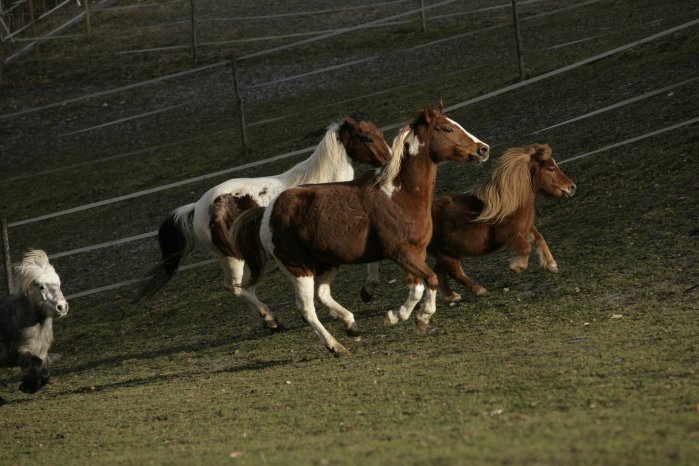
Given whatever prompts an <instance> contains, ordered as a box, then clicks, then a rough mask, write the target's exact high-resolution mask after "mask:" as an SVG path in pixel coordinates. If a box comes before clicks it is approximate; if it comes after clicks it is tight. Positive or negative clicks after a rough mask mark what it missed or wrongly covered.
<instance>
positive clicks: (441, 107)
mask: <svg viewBox="0 0 699 466" xmlns="http://www.w3.org/2000/svg"><path fill="white" fill-rule="evenodd" d="M435 110H437V111H438V112H439V113H444V101H443V100H442V99H439V102H437V107H436V108H435Z"/></svg>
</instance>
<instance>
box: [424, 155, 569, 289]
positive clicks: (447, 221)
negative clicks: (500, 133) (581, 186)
mask: <svg viewBox="0 0 699 466" xmlns="http://www.w3.org/2000/svg"><path fill="white" fill-rule="evenodd" d="M575 190H576V186H575V184H574V183H573V181H572V180H571V179H570V178H568V176H566V174H565V173H563V171H562V170H561V168H560V167H559V166H558V164H557V163H556V161H555V160H554V159H553V155H552V151H551V147H549V146H548V145H547V144H532V145H529V146H527V147H515V148H511V149H508V150H507V151H505V153H504V154H503V155H502V156H501V157H500V158H499V159H498V161H497V163H496V166H495V168H494V169H493V171H492V173H491V176H490V179H489V180H488V181H486V182H485V183H482V184H479V185H478V186H476V187H475V188H473V189H472V190H471V191H469V192H465V193H459V194H450V195H447V196H444V197H440V198H439V199H436V200H435V201H434V203H433V204H432V223H433V234H432V240H431V241H430V244H429V246H428V247H427V251H428V253H429V254H430V255H431V256H433V257H434V258H435V259H436V260H437V262H436V264H435V266H434V271H435V273H436V274H437V277H438V278H439V286H440V288H441V290H442V291H443V292H444V299H445V300H446V301H449V302H455V301H458V300H460V299H461V295H459V294H458V293H456V292H454V291H453V290H452V289H451V287H450V286H449V277H450V276H451V277H452V278H454V279H455V280H457V281H459V282H460V283H462V284H463V285H465V286H467V287H468V288H470V289H471V291H473V292H474V293H475V294H476V295H478V296H481V295H483V294H485V293H486V292H487V290H486V289H485V288H483V287H482V286H481V285H479V284H478V283H476V282H474V281H473V280H471V279H470V278H469V277H468V276H467V275H466V274H465V273H464V271H463V269H462V268H461V264H460V259H461V258H463V257H475V256H482V255H485V254H488V253H491V252H493V251H497V250H499V249H509V250H512V251H514V252H515V253H516V254H517V256H516V257H515V258H514V259H513V260H512V261H511V263H510V269H511V270H512V271H514V272H521V271H522V270H524V269H526V268H527V266H528V264H529V255H530V254H531V252H532V243H534V244H535V245H536V249H537V253H538V256H539V263H540V264H541V266H542V267H544V268H546V269H547V270H549V271H551V272H554V273H556V272H558V264H556V261H555V260H554V258H553V255H551V251H550V250H549V247H548V245H547V244H546V241H545V240H544V237H543V235H542V234H541V233H540V232H539V230H538V229H537V228H536V225H535V224H534V220H535V213H536V208H535V201H536V197H537V195H538V194H543V195H545V196H548V197H552V198H557V199H560V198H563V197H571V196H573V195H574V194H575Z"/></svg>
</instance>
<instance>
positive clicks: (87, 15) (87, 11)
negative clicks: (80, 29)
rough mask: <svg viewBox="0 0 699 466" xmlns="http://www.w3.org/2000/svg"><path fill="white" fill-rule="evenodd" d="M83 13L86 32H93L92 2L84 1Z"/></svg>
mask: <svg viewBox="0 0 699 466" xmlns="http://www.w3.org/2000/svg"><path fill="white" fill-rule="evenodd" d="M83 12H84V13H85V32H86V33H88V34H89V33H91V32H92V22H91V21H90V0H83Z"/></svg>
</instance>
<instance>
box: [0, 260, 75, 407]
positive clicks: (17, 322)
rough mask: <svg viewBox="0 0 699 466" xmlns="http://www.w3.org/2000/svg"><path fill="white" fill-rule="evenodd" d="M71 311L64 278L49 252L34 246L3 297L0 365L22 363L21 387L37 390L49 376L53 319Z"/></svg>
mask: <svg viewBox="0 0 699 466" xmlns="http://www.w3.org/2000/svg"><path fill="white" fill-rule="evenodd" d="M67 313H68V302H67V301H66V299H65V298H64V297H63V293H62V292H61V279H60V278H59V277H58V274H57V273H56V271H55V270H54V268H53V266H52V265H51V264H49V258H48V256H47V255H46V253H45V252H44V251H42V250H39V249H32V250H30V251H28V252H27V253H25V254H24V257H23V259H22V263H21V264H19V265H18V266H16V267H15V290H14V293H13V294H12V295H11V296H5V297H0V367H13V366H20V367H21V368H22V383H21V384H20V386H19V389H20V390H22V391H23V392H25V393H35V392H36V391H37V390H39V389H40V388H41V387H43V386H44V385H45V384H46V382H48V380H49V369H48V363H49V348H50V347H51V345H52V344H53V319H54V318H56V317H63V316H65V315H66V314H67Z"/></svg>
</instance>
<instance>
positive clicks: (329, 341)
mask: <svg viewBox="0 0 699 466" xmlns="http://www.w3.org/2000/svg"><path fill="white" fill-rule="evenodd" d="M293 285H294V290H296V307H298V309H299V311H300V312H301V315H302V316H303V318H304V320H305V321H306V322H308V323H309V324H310V326H311V327H313V330H314V331H315V332H316V335H318V338H319V339H320V341H321V342H322V343H323V344H324V345H325V346H326V347H327V348H328V349H329V350H330V351H332V352H333V353H335V354H338V355H339V354H342V353H347V349H346V348H345V347H344V346H342V345H341V344H340V343H338V342H337V340H335V338H334V337H333V336H332V335H330V333H329V332H328V331H327V330H326V329H325V327H323V324H321V323H320V320H318V315H317V314H316V310H315V305H314V304H313V295H314V291H315V290H314V284H313V277H294V280H293Z"/></svg>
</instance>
